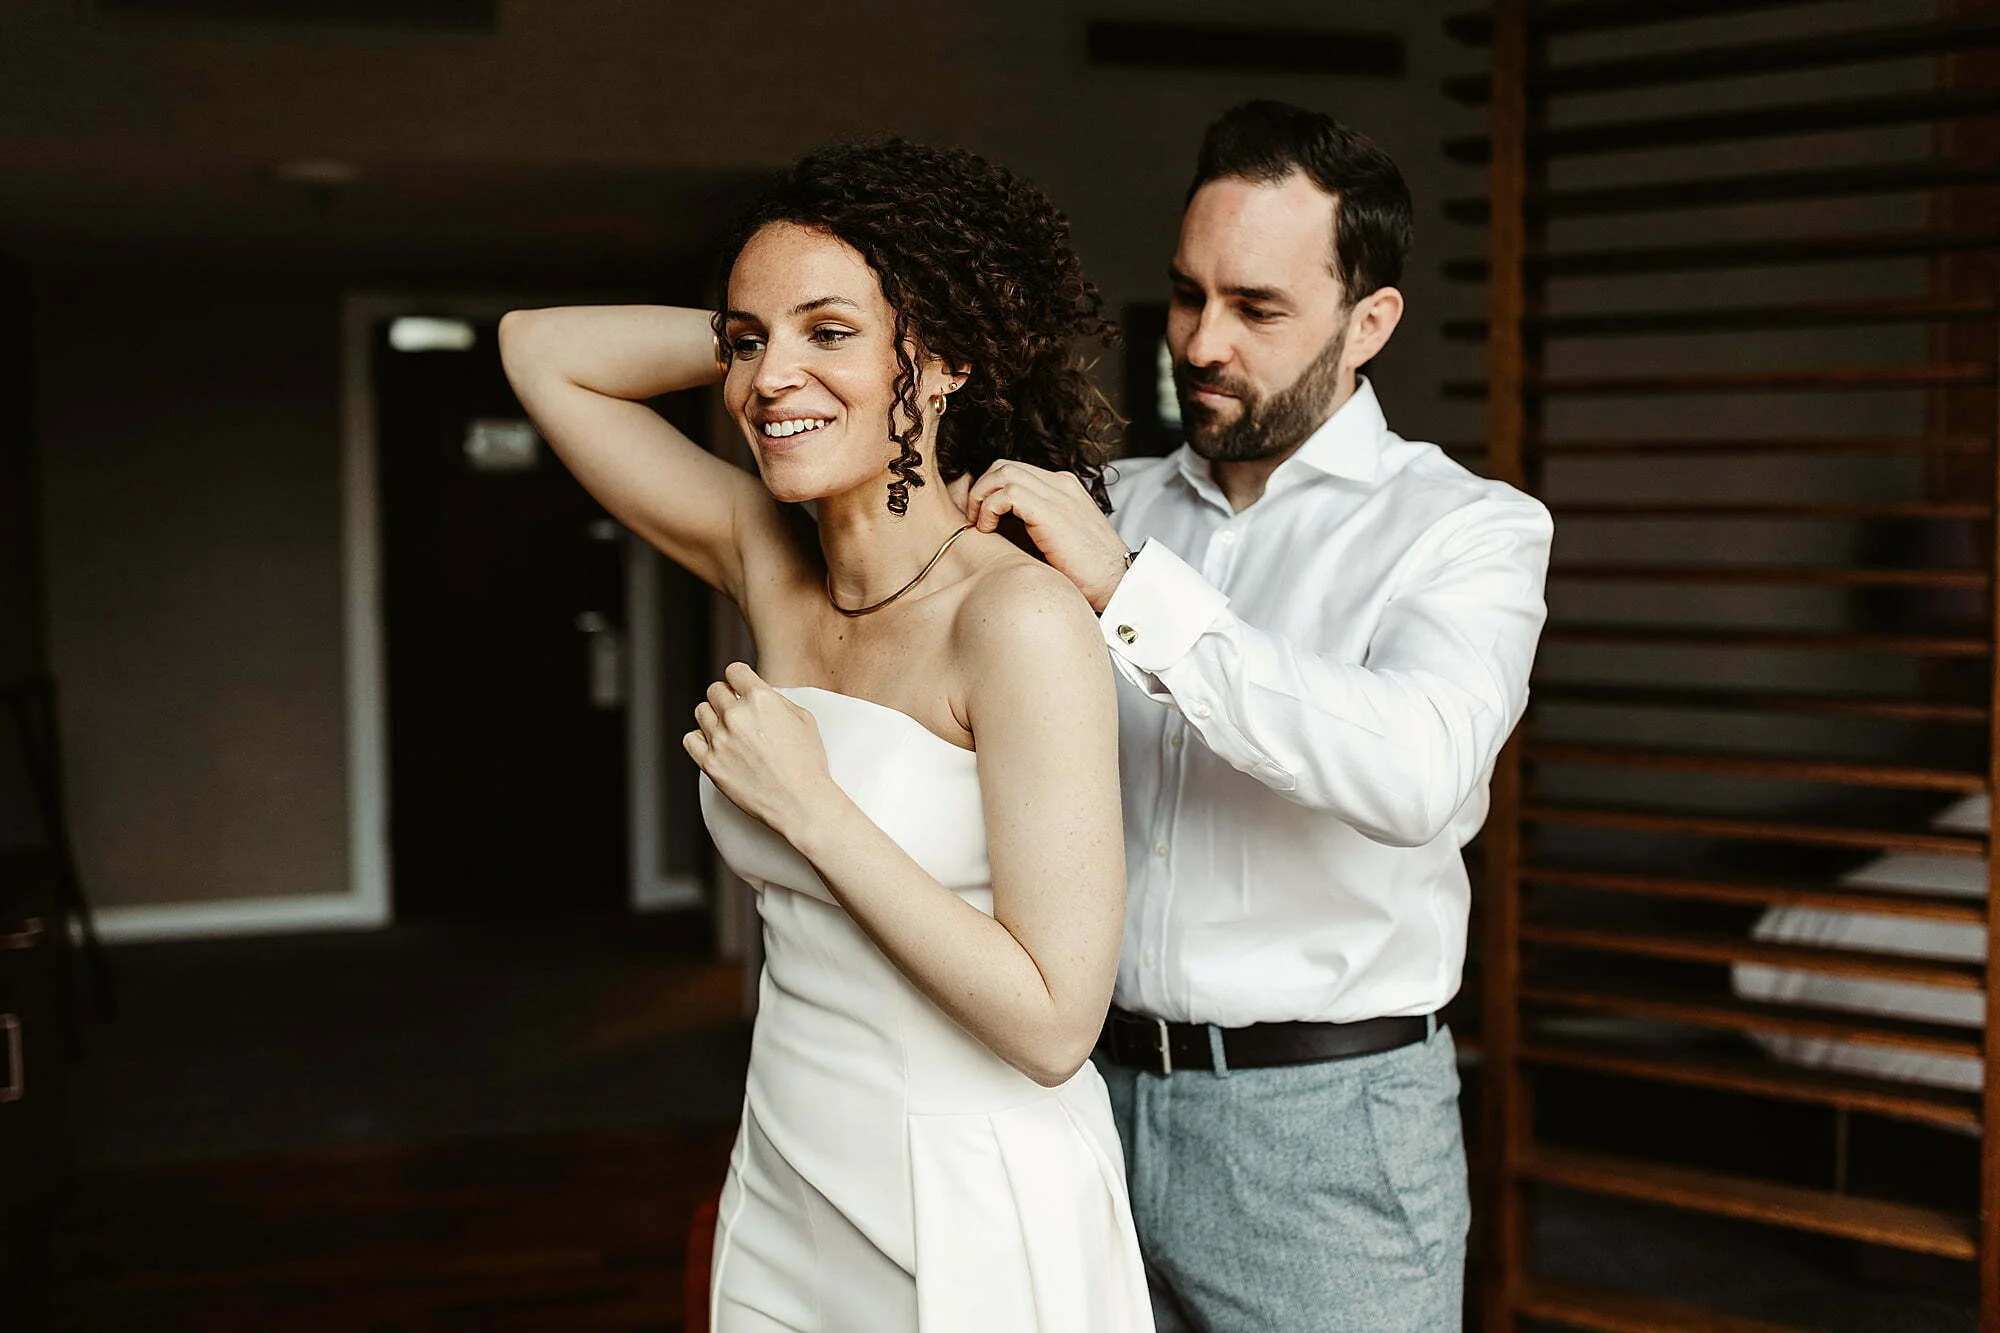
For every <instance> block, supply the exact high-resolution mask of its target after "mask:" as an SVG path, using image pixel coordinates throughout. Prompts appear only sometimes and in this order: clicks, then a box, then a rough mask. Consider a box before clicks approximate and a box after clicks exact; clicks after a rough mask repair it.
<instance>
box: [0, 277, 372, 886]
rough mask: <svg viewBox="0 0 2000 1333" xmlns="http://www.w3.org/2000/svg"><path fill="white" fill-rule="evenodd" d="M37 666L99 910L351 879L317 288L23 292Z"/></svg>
mask: <svg viewBox="0 0 2000 1333" xmlns="http://www.w3.org/2000/svg"><path fill="white" fill-rule="evenodd" d="M36 305H37V309H38V314H39V322H38V324H37V327H36V340H37V343H38V346H39V358H38V365H39V375H38V383H37V385H36V392H37V395H38V397H39V399H40V401H41V404H42V413H41V416H42V437H43V451H42V486H43V506H44V509H43V512H44V517H45V529H46V533H45V541H46V553H47V564H48V598H49V610H50V622H51V632H50V643H49V655H50V661H51V665H52V667H53V669H54V671H55V673H56V675H57V677H58V679H60V680H61V681H62V683H63V688H64V691H65V703H66V710H65V711H66V718H65V720H66V722H67V724H68V747H69V781H70V802H71V807H72V811H73V819H74V824H75V833H76V841H77V848H78V853H79V858H80V861H81V863H82V870H83V875H84V882H85V883H86V884H87V885H88V886H89V888H90V891H91V893H92V896H93V899H94V900H95V901H96V903H97V904H98V905H100V906H119V905H127V904H156V903H166V902H186V901H200V900H208V899H232V898H251V897H263V896H267V895H284V894H304V893H343V892H345V891H346V889H347V851H346V845H345V844H346V829H345V810H346V804H345V796H344V792H343V783H344V780H345V775H344V764H343V761H342V745H343V741H342V716H341V708H342V683H341V621H340V565H339V553H340V547H339V540H338V535H339V512H340V486H339V472H338V466H337V464H338V444H339V439H338V424H337V410H336V409H337V397H336V393H337V385H338V379H337V377H336V374H335V365H336V362H335V356H336V336H337V330H338V324H337V319H336V304H335V294H334V291H333V290H332V289H331V287H329V286H327V285H324V284H323V283H322V284H319V285H314V284H310V283H306V282H302V281H298V280H288V281H275V280H271V279H269V278H265V279H262V280H258V279H241V278H239V279H234V280H229V279H218V278H217V277H216V276H214V275H209V276H207V277H203V276H200V275H197V274H194V273H173V272H160V271H156V270H126V271H120V270H117V269H106V268H101V267H94V268H91V269H89V270H85V271H73V270H51V271H45V272H44V273H42V274H41V276H40V278H39V280H38V282H37V287H36Z"/></svg>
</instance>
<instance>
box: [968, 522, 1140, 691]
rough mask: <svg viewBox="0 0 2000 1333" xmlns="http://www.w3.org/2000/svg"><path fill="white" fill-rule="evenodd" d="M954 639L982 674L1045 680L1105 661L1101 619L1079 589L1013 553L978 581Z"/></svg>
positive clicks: (988, 568) (994, 563) (998, 560)
mask: <svg viewBox="0 0 2000 1333" xmlns="http://www.w3.org/2000/svg"><path fill="white" fill-rule="evenodd" d="M953 638H954V640H955V641H956V645H957V647H958V649H959V654H960V657H961V660H962V661H964V662H965V663H966V664H967V666H968V667H970V668H971V669H972V671H973V672H974V674H976V675H981V676H985V675H989V674H991V673H993V672H996V671H999V672H1009V671H1014V670H1022V671H1027V672H1029V673H1032V674H1035V675H1040V674H1042V673H1043V672H1045V671H1048V670H1065V671H1066V670H1074V669H1076V668H1077V667H1078V666H1079V665H1081V664H1083V663H1087V662H1090V661H1100V662H1101V661H1102V659H1103V658H1104V644H1103V641H1102V639H1101V638H1100V637H1099V633H1098V624H1097V617H1096V615H1095V614H1094V613H1093V612H1092V611H1091V609H1090V603H1089V602H1087V601H1085V600H1084V596H1083V594H1082V593H1081V592H1078V591H1077V589H1076V585H1075V584H1073V583H1071V582H1070V581H1069V580H1068V579H1067V578H1064V577H1063V576H1062V575H1061V574H1060V573H1058V572H1057V571H1055V570H1054V569H1052V568H1050V567H1049V566H1048V565H1046V564H1043V563H1042V562H1041V561H1040V560H1037V559H1035V558H1034V557H1032V556H1029V555H1026V554H1024V553H1022V552H1020V551H1014V550H1009V551H1006V552H1003V553H1002V554H1001V555H1000V556H998V557H997V558H996V559H994V560H993V561H992V562H991V563H990V564H988V565H987V566H985V567H984V568H982V569H981V570H980V571H979V572H978V573H977V574H976V575H975V576H974V578H973V581H972V586H971V587H970V588H969V589H968V590H967V592H966V595H965V599H964V600H963V601H962V602H961V603H960V604H959V609H958V614H957V616H956V619H955V623H954V625H953ZM1106 669H1107V670H1108V669H1109V668H1108V664H1107V665H1106Z"/></svg>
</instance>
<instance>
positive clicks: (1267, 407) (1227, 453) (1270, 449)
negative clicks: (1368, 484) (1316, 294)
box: [1174, 329, 1347, 463]
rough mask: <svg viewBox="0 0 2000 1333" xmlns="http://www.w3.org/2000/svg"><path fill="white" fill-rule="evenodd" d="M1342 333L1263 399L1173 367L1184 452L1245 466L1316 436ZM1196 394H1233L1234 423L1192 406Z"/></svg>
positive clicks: (1244, 387) (1238, 385)
mask: <svg viewBox="0 0 2000 1333" xmlns="http://www.w3.org/2000/svg"><path fill="white" fill-rule="evenodd" d="M1346 343H1347V331H1346V330H1345V329H1342V330H1341V331H1340V332H1339V333H1337V334H1335V335H1334V337H1333V341H1332V342H1329V343H1328V344H1327V345H1326V350H1325V351H1323V352H1321V353H1320V354H1319V355H1318V356H1317V357H1316V358H1314V360H1313V363H1312V364H1311V365H1309V366H1307V367H1306V368H1305V369H1304V370H1302V371H1300V372H1299V377H1298V378H1297V379H1295V380H1293V381H1292V382H1291V384H1290V385H1289V386H1287V387H1286V388H1283V389H1280V390H1278V392H1276V393H1274V394H1272V395H1271V396H1270V397H1269V398H1260V397H1258V396H1257V394H1256V392H1255V390H1253V389H1252V388H1251V387H1250V386H1249V385H1248V384H1246V383H1243V382H1242V381H1240V380H1232V379H1230V378H1229V377H1228V376H1226V375H1223V374H1221V373H1220V372H1217V371H1210V370H1204V369H1201V368H1198V367H1195V366H1191V365H1189V364H1188V363H1187V362H1185V361H1179V360H1177V361H1175V362H1174V394H1175V396H1176V397H1177V398H1179V399H1180V404H1181V428H1182V429H1183V430H1184V431H1186V432H1187V441H1188V445H1189V447H1190V448H1192V449H1193V450H1194V451H1195V452H1196V453H1198V454H1200V455H1201V456H1202V457H1203V458H1206V459H1207V460H1208V461H1209V462H1211V463H1248V462H1251V461H1253V460H1255V459H1259V458H1270V457H1273V456H1274V455H1277V454H1282V453H1285V452H1287V451H1289V450H1291V449H1295V448H1297V447H1298V446H1299V445H1300V444H1302V443H1304V442H1305V438H1306V437H1307V436H1308V435H1311V434H1312V433H1313V432H1314V431H1316V430H1318V429H1319V428H1320V426H1321V425H1323V424H1324V423H1325V421H1326V418H1327V415H1328V413H1329V412H1330V411H1331V409H1332V407H1333V398H1334V394H1335V393H1337V392H1338V391H1339V388H1340V353H1341V350H1342V348H1344V347H1345V346H1346ZM1196 389H1214V390H1217V391H1219V392H1222V393H1227V394H1233V395H1234V396H1235V397H1236V400H1237V401H1238V402H1239V403H1241V404H1242V410H1241V411H1240V412H1238V413H1237V416H1236V419H1235V420H1234V421H1228V422H1225V421H1223V420H1222V419H1221V416H1220V414H1219V413H1218V412H1217V411H1216V410H1215V409H1214V408H1212V407H1209V406H1207V405H1206V404H1204V403H1199V402H1196V401H1195V398H1194V391H1195V390H1196Z"/></svg>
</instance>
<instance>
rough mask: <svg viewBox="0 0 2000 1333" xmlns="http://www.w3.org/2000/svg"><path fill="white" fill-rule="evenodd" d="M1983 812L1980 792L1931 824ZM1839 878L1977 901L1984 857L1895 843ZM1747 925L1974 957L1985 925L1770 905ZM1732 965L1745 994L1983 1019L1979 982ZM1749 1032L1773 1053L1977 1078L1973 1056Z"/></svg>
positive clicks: (1973, 1024) (1973, 827) (1943, 1081)
mask: <svg viewBox="0 0 2000 1333" xmlns="http://www.w3.org/2000/svg"><path fill="white" fill-rule="evenodd" d="M1990 819H1991V807H1990V803H1989V802H1988V800H1987V798H1986V797H1985V796H1984V795H1980V796H1972V797H1968V798H1966V799H1965V800H1963V801H1960V802H1958V803H1957V804H1955V805H1953V806H1952V807H1951V808H1950V809H1948V810H1946V811H1945V812H1944V813H1943V814H1941V815H1939V816H1938V817H1937V818H1936V819H1934V820H1932V821H1931V823H1932V826H1933V827H1935V828H1937V829H1940V830H1947V831H1956V832H1968V833H1984V832H1985V831H1986V829H1987V826H1988V823H1989V821H1990ZM1840 882H1841V883H1842V884H1844V885H1851V886H1854V887H1857V888H1861V887H1865V888H1871V889H1878V890H1882V891H1886V892H1895V891H1897V890H1904V891H1908V892H1923V893H1941V894H1950V895H1952V896H1954V897H1963V898H1967V899H1974V900H1983V899H1984V898H1985V896H1986V862H1985V860H1984V859H1980V858H1970V857H1952V856H1932V855H1920V854H1915V853H1904V852H1899V853H1894V854H1890V855H1886V856H1881V857H1877V858H1876V859H1875V860H1873V861H1870V862H1869V863H1868V864H1867V865H1865V866H1862V867H1860V868H1859V869H1857V870H1855V871H1852V872H1850V873H1849V874H1847V875H1843V876H1842V877H1841V880H1840ZM1751 934H1752V935H1753V937H1754V938H1756V939H1760V940H1769V941H1773V942H1779V943H1787V944H1816V945H1825V946H1829V947H1834V948H1847V949H1870V950H1876V951H1880V952H1883V953H1899V954H1908V955H1910V956H1912V957H1918V958H1939V959H1950V960H1953V961H1959V962H1982V961H1984V960H1985V958H1986V928H1985V927H1984V926H1980V925H1972V924H1965V923H1960V922H1953V921H1934V920H1930V919H1927V918H1922V917H1904V916H1884V915H1879V914H1876V913H1869V912H1834V911H1826V910H1823V909H1820V908H1808V907H1774V908H1771V909H1769V910H1768V911H1766V912H1765V913H1764V915H1763V916H1762V917H1760V918H1759V919H1758V921H1757V924H1756V926H1755V927H1754V928H1753V929H1752V931H1751ZM1732 973H1733V976H1732V982H1733V986H1734V989H1735V991H1736V993H1737V994H1738V995H1740V996H1742V997H1743V998H1745V999H1751V1000H1766V1001H1772V1002H1776V1003H1793V1004H1804V1005H1815V1006H1820V1007H1824V1008H1828V1009H1844V1010H1848V1011H1850V1012H1854V1013H1863V1014H1879V1015H1884V1016H1890V1017H1896V1018H1909V1019H1919V1020H1923V1021H1926V1022H1932V1023H1945V1024H1950V1025H1953V1026H1957V1027H1965V1028H1970V1029H1975V1030H1976V1029H1979V1028H1981V1027H1983V1026H1984V1025H1985V1008H1986V1000H1985V995H1984V994H1983V993H1982V992H1980V991H1972V990H1954V989H1950V988H1947V987H1943V986H1923V985H1913V984H1909V983H1906V982H1888V981H1871V980H1867V979H1865V978H1860V977H1844V976H1833V975H1829V974H1827V973H1822V972H1802V971H1799V970H1797V969H1794V968H1780V967H1765V966H1762V965H1759V964H1751V963H1738V964H1736V965H1735V966H1734V968H1733V969H1732ZM1752 1035H1753V1036H1754V1037H1755V1039H1756V1040H1757V1041H1758V1042H1759V1043H1760V1044H1761V1045H1763V1046H1764V1047H1765V1048H1766V1049H1767V1050H1769V1051H1770V1052H1771V1053H1772V1054H1773V1055H1775V1056H1777V1057H1778V1058H1779V1059H1781V1060H1787V1061H1790V1062H1792V1063H1795V1064H1801V1065H1811V1066H1814V1067H1818V1068H1825V1069H1838V1070H1844V1071H1847V1072H1850V1073H1856V1074H1872V1075H1875V1076H1877V1077H1881V1078H1892V1079H1899V1080H1903V1081H1905V1082H1910V1083H1925V1084H1931V1085H1933V1086H1937V1087H1945V1088H1963V1089H1977V1088H1978V1087H1979V1086H1980V1062H1979V1061H1978V1060H1976V1059H1971V1058H1969V1057H1961V1056H1950V1055H1938V1054H1933V1053H1931V1052H1928V1051H1912V1050H1904V1049H1901V1048H1899V1047H1894V1046H1877V1045H1873V1044H1868V1043H1863V1042H1853V1041H1832V1040H1827V1039H1823V1038H1817V1037H1798V1036H1790V1035H1785V1034H1780V1033H1762V1032H1760V1033H1753V1034H1752Z"/></svg>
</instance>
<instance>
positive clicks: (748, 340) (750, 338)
mask: <svg viewBox="0 0 2000 1333" xmlns="http://www.w3.org/2000/svg"><path fill="white" fill-rule="evenodd" d="M763 350H764V340H763V339H762V338H759V337H756V336H755V335H753V334H748V333H745V334H741V335H739V336H738V337H735V338H731V339H730V340H729V351H730V354H731V355H732V356H734V357H736V358H737V359H738V360H739V361H740V360H742V359H743V358H744V357H747V356H755V355H757V353H759V352H761V351H763Z"/></svg>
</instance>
